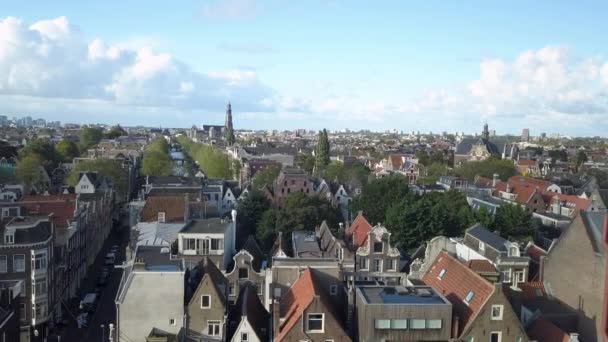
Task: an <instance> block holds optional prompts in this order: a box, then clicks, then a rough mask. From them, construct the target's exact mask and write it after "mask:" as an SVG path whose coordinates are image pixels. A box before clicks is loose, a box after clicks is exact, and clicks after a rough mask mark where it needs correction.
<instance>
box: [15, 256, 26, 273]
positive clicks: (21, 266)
mask: <svg viewBox="0 0 608 342" xmlns="http://www.w3.org/2000/svg"><path fill="white" fill-rule="evenodd" d="M13 272H25V255H23V254H16V255H14V256H13Z"/></svg>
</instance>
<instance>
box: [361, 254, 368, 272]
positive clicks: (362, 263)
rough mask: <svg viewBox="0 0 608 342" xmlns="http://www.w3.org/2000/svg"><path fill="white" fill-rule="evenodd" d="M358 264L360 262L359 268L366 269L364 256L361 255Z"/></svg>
mask: <svg viewBox="0 0 608 342" xmlns="http://www.w3.org/2000/svg"><path fill="white" fill-rule="evenodd" d="M360 264H361V269H362V270H366V269H367V268H368V267H367V258H366V257H362V258H361V259H360Z"/></svg>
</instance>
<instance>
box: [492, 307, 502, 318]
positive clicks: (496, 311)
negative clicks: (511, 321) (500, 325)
mask: <svg viewBox="0 0 608 342" xmlns="http://www.w3.org/2000/svg"><path fill="white" fill-rule="evenodd" d="M502 310H503V306H502V305H492V310H491V315H492V320H493V321H500V320H502Z"/></svg>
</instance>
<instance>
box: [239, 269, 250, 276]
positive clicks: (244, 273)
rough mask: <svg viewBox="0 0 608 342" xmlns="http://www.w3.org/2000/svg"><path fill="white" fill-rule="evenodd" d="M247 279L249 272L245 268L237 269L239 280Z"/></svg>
mask: <svg viewBox="0 0 608 342" xmlns="http://www.w3.org/2000/svg"><path fill="white" fill-rule="evenodd" d="M247 278H249V270H248V269H246V268H239V279H247Z"/></svg>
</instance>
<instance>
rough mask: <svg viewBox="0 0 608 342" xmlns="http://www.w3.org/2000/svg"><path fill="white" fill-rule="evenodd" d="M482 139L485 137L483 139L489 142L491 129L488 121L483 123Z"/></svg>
mask: <svg viewBox="0 0 608 342" xmlns="http://www.w3.org/2000/svg"><path fill="white" fill-rule="evenodd" d="M481 139H483V141H485V142H488V141H489V140H490V131H489V130H488V123H487V122H486V123H485V124H484V125H483V132H482V133H481Z"/></svg>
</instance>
